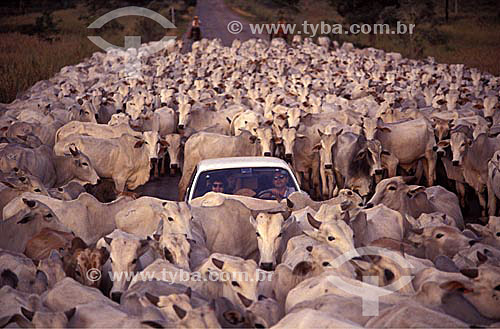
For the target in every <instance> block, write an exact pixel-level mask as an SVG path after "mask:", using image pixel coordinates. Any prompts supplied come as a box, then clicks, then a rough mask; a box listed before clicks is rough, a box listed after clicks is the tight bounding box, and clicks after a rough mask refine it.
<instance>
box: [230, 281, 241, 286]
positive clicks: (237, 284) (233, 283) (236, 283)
mask: <svg viewBox="0 0 500 329" xmlns="http://www.w3.org/2000/svg"><path fill="white" fill-rule="evenodd" d="M231 284H232V285H233V286H234V287H239V286H240V284H239V283H238V282H236V281H231Z"/></svg>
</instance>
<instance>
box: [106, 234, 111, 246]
mask: <svg viewBox="0 0 500 329" xmlns="http://www.w3.org/2000/svg"><path fill="white" fill-rule="evenodd" d="M104 241H105V242H106V244H107V245H108V246H111V242H112V241H113V238H110V237H107V236H105V237H104Z"/></svg>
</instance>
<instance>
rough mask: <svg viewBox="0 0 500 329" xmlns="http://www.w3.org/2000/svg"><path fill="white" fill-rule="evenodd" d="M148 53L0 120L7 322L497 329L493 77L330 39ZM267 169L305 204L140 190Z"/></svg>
mask: <svg viewBox="0 0 500 329" xmlns="http://www.w3.org/2000/svg"><path fill="white" fill-rule="evenodd" d="M154 45H155V44H154V43H152V44H149V45H143V46H141V47H140V48H139V49H129V50H127V51H122V50H110V51H108V52H107V53H95V54H94V55H93V56H92V57H91V58H90V59H88V60H86V61H85V62H83V63H80V64H78V65H75V66H67V67H64V68H63V69H62V70H61V71H60V73H59V74H57V75H56V76H55V77H53V78H51V79H50V80H47V81H41V82H38V83H37V84H35V85H34V86H33V87H32V88H31V89H30V90H29V91H28V92H26V93H25V94H23V95H20V96H19V97H18V99H16V100H15V101H14V102H12V103H11V104H2V105H1V106H0V115H1V116H0V132H1V133H0V138H1V139H0V142H1V144H0V182H1V184H0V209H1V210H2V212H1V216H0V248H1V249H0V287H1V289H0V327H5V326H7V327H12V326H14V327H15V326H16V325H17V326H19V327H40V328H42V327H43V328H47V327H99V328H106V327H155V328H162V327H168V328H170V327H172V328H173V327H176V328H177V327H180V328H212V327H232V328H237V327H240V328H241V327H255V328H262V327H274V328H309V327H317V328H333V327H342V328H344V327H470V326H500V217H495V214H496V213H497V210H496V199H497V198H499V197H500V138H497V137H496V136H497V134H498V133H500V110H499V105H498V97H499V91H500V79H499V78H498V77H494V76H491V75H489V74H484V73H480V72H478V71H477V70H475V69H469V68H465V67H464V66H463V65H446V64H437V63H435V62H434V60H433V59H432V58H428V59H427V60H425V61H417V60H412V59H405V58H402V57H401V56H400V55H399V54H397V53H385V52H383V51H381V50H377V49H373V48H366V49H356V48H354V47H353V46H352V45H351V44H347V43H345V44H343V45H342V47H339V45H338V44H337V43H335V42H334V43H330V42H329V40H328V39H325V38H319V40H318V44H315V43H314V42H312V40H310V39H305V40H301V39H300V38H297V37H295V38H294V40H293V42H292V44H291V45H287V44H286V43H284V41H283V40H281V39H273V40H272V42H271V43H268V42H267V41H264V40H255V39H253V40H249V41H246V42H243V43H242V42H239V41H238V40H236V41H234V42H233V44H232V46H231V47H223V46H222V45H221V43H220V41H219V40H206V39H204V40H202V41H200V42H195V43H194V44H193V50H192V51H191V52H189V53H186V54H183V53H181V52H180V49H182V44H181V42H176V41H169V42H167V44H166V47H165V48H164V49H163V50H162V51H161V52H156V53H155V52H153V51H152V50H153V49H156V48H155V47H153V46H154ZM260 155H262V156H276V157H281V158H283V159H285V160H286V161H287V162H289V163H290V166H291V168H292V169H293V171H294V172H295V174H296V175H297V178H298V179H299V181H300V182H301V186H302V189H303V190H304V191H307V192H309V194H310V195H311V196H312V199H311V198H310V197H309V194H307V193H305V192H295V193H293V194H291V195H290V196H289V197H288V198H287V199H285V200H282V201H281V202H277V201H271V200H268V201H266V200H259V199H254V198H250V197H246V196H238V195H227V194H221V193H214V192H209V193H207V194H205V195H204V196H203V197H200V198H197V199H194V200H193V201H192V202H190V204H187V203H186V202H183V201H179V202H177V201H171V200H163V199H159V198H153V197H147V196H142V197H137V195H135V194H133V193H131V191H133V190H135V189H136V188H137V187H138V186H140V185H143V184H145V183H146V182H148V180H149V179H150V175H151V176H158V175H160V174H166V173H165V171H167V169H169V173H168V174H172V173H175V172H176V171H180V172H181V173H182V178H181V181H180V184H179V196H180V200H183V197H184V194H185V191H186V188H187V185H188V183H189V179H190V178H191V175H192V173H193V171H194V168H195V166H196V164H197V163H198V162H199V161H200V160H203V159H207V158H217V157H227V156H260ZM106 182H108V183H109V182H112V185H113V188H111V190H110V191H108V192H106V193H105V194H106V195H104V197H103V195H99V193H98V192H99V189H98V188H93V187H92V186H101V185H103V184H105V183H106ZM415 184H421V185H415ZM438 184H439V185H438ZM423 185H425V186H426V187H424V186H423ZM442 186H446V187H448V189H446V188H444V187H442ZM172 188H176V187H172ZM449 190H452V191H453V192H451V191H449ZM96 191H97V192H96ZM89 192H91V193H89ZM101 192H102V191H101ZM111 194H113V197H110V195H111ZM114 194H116V198H115V196H114ZM471 194H472V195H471ZM476 195H477V198H478V200H479V204H480V206H481V210H482V212H483V214H482V217H480V220H478V218H472V219H468V218H466V219H464V216H463V214H462V209H465V208H467V207H470V203H471V202H472V201H471V200H474V199H475V198H476ZM106 198H110V199H113V201H111V202H107V203H106V202H103V201H104V200H103V199H106ZM314 200H316V201H314ZM318 200H319V201H318ZM486 214H488V215H489V217H485V216H486ZM478 216H479V215H478ZM484 218H488V219H486V220H485V219H484ZM360 247H378V248H383V249H382V250H384V252H375V251H373V252H372V253H374V254H373V255H366V254H365V253H362V252H360V250H361V249H359V248H360ZM374 250H375V249H374ZM376 250H379V249H376ZM346 255H350V256H349V257H347V258H346V259H344V261H342V262H340V261H339V259H343V258H345V257H346ZM408 264H409V265H408ZM165 273H167V274H168V275H165ZM183 273H188V274H189V275H188V278H190V279H187V280H186V279H182V277H183V276H182V275H181V274H183ZM214 273H215V274H218V275H219V278H221V277H224V276H223V275H225V277H226V279H225V280H221V279H219V280H206V278H207V277H209V276H210V275H213V274H214ZM241 273H245V274H246V275H244V276H242V275H241ZM118 274H120V275H118ZM122 274H123V275H122ZM262 274H265V275H264V277H265V279H261V278H262ZM121 275H122V276H121ZM407 277H411V278H412V279H411V281H410V282H409V283H408V284H406V285H403V286H402V287H401V286H398V283H399V282H401V280H403V279H404V278H407ZM200 278H202V279H200ZM332 278H337V279H340V281H342V282H343V283H342V284H339V281H338V280H334V279H332ZM366 278H370V280H368V281H367V280H366ZM346 286H348V287H350V289H346V288H345V287H346ZM360 291H361V292H362V294H360V293H359V292H360ZM360 295H366V296H374V295H377V296H380V297H379V299H378V310H379V313H378V314H367V313H364V312H363V311H364V309H363V307H364V306H365V303H364V300H363V299H362V296H360Z"/></svg>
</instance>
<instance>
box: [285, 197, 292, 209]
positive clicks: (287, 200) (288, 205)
mask: <svg viewBox="0 0 500 329" xmlns="http://www.w3.org/2000/svg"><path fill="white" fill-rule="evenodd" d="M286 206H287V207H288V208H293V206H294V204H293V202H292V200H290V199H288V198H286Z"/></svg>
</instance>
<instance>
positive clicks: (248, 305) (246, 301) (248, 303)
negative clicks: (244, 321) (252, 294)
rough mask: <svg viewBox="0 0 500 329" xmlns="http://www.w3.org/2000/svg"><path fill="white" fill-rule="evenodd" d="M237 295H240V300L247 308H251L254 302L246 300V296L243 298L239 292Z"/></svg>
mask: <svg viewBox="0 0 500 329" xmlns="http://www.w3.org/2000/svg"><path fill="white" fill-rule="evenodd" d="M237 295H238V298H239V299H240V301H241V303H242V304H243V305H244V306H245V307H250V306H251V305H252V303H253V301H252V300H251V299H248V298H246V297H245V296H243V295H242V294H240V293H239V292H238V293H237Z"/></svg>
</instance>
